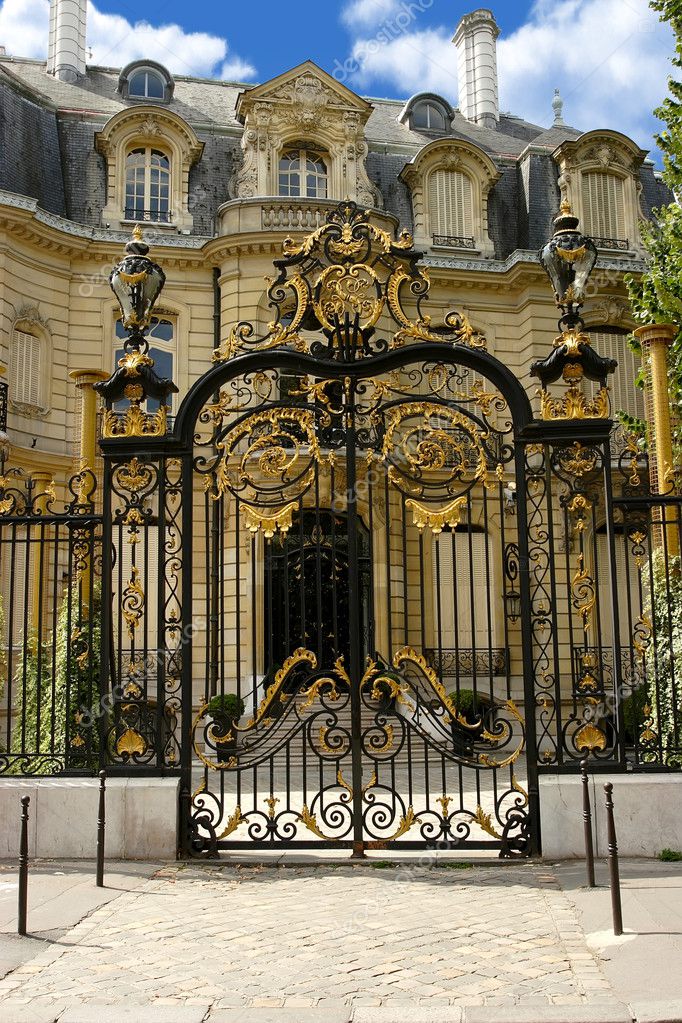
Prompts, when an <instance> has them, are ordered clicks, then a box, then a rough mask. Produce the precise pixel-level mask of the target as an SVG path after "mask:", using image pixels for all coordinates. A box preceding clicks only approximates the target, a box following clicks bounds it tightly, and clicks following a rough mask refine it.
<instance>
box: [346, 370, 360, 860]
mask: <svg viewBox="0 0 682 1023" xmlns="http://www.w3.org/2000/svg"><path fill="white" fill-rule="evenodd" d="M345 387H346V480H347V488H348V490H347V515H348V628H349V638H350V664H349V672H348V674H349V676H350V680H351V690H350V708H351V763H352V777H353V781H352V789H353V855H352V859H354V860H362V859H364V858H365V844H364V841H363V833H364V823H363V817H362V812H363V807H362V799H363V792H362V693H361V692H360V680H361V678H362V663H361V662H362V653H361V650H362V644H361V628H362V626H361V621H360V571H359V551H358V522H357V518H358V494H357V461H356V449H355V447H356V440H357V438H356V429H355V387H356V385H355V381H354V380H347V381H346V384H345Z"/></svg>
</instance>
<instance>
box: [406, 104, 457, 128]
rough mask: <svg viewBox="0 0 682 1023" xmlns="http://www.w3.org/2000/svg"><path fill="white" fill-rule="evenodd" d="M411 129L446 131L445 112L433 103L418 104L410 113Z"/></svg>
mask: <svg viewBox="0 0 682 1023" xmlns="http://www.w3.org/2000/svg"><path fill="white" fill-rule="evenodd" d="M412 127H413V128H415V129H416V130H417V131H447V128H448V124H447V121H446V119H445V112H444V111H443V109H442V107H439V106H437V105H436V104H435V103H429V102H425V103H418V104H417V105H416V106H415V107H414V109H413V111H412Z"/></svg>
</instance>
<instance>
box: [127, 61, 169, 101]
mask: <svg viewBox="0 0 682 1023" xmlns="http://www.w3.org/2000/svg"><path fill="white" fill-rule="evenodd" d="M174 89H175V82H174V81H173V76H172V75H171V73H170V72H169V71H168V69H167V68H165V67H164V66H163V64H157V63H156V61H153V60H134V61H133V62H132V63H131V64H126V66H125V67H124V68H123V69H122V71H121V74H120V75H119V79H118V91H119V92H120V93H121V95H122V96H123V98H124V99H140V100H144V101H145V102H147V103H148V102H152V103H170V101H171V99H172V98H173V90H174Z"/></svg>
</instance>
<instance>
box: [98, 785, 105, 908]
mask: <svg viewBox="0 0 682 1023" xmlns="http://www.w3.org/2000/svg"><path fill="white" fill-rule="evenodd" d="M106 780H107V772H106V771H100V772H99V815H98V817H97V887H98V888H104V826H105V823H106V821H105V806H104V796H105V792H106V788H105V786H106Z"/></svg>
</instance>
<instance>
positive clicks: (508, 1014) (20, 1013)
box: [2, 999, 682, 1023]
mask: <svg viewBox="0 0 682 1023" xmlns="http://www.w3.org/2000/svg"><path fill="white" fill-rule="evenodd" d="M2 1020H3V1023H682V999H681V1000H673V1001H664V1002H663V1001H659V1002H656V1001H653V1002H643V1001H642V1002H633V1003H631V1004H630V1005H625V1004H624V1003H622V1002H617V1001H610V1002H605V1003H600V1004H594V1003H593V1004H591V1005H589V1004H584V1005H582V1006H580V1005H578V1006H570V1005H566V1006H561V1005H528V1006H520V1005H510V1006H501V1005H489V1006H480V1007H479V1006H476V1007H473V1006H472V1007H468V1008H461V1007H459V1006H433V1007H429V1006H427V1005H419V1004H416V1003H415V1004H410V1003H406V1002H401V1003H396V1004H395V1005H394V1006H391V1005H381V1006H376V1007H374V1006H369V1005H356V1006H347V1005H344V1004H343V1003H342V1002H332V1001H328V1002H327V1003H326V1004H325V1006H324V1007H322V1006H321V1005H320V1006H318V1007H317V1008H293V1007H291V1008H275V1007H272V1008H249V1007H244V1008H237V1007H234V1008H229V1009H228V1008H224V1009H219V1008H216V1009H215V1010H211V1009H210V1008H209V1007H208V1003H204V1004H203V1005H202V1004H196V1005H158V1004H157V1005H154V1004H153V1003H152V1004H148V1005H142V1004H138V1005H131V1004H130V1003H127V1004H126V1003H124V1004H122V1005H118V1006H114V1005H111V1006H108V1005H95V1004H93V1003H82V1004H78V1003H76V1002H72V1003H71V1004H70V1005H65V1004H64V1002H61V1003H59V1002H58V1003H56V1004H55V1005H53V1006H45V1005H43V1006H38V1005H36V1004H33V1005H31V1004H30V1003H29V1004H19V1003H15V1004H14V1005H13V1004H12V1001H11V1000H7V1001H5V1002H4V1005H3V1013H2Z"/></svg>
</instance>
